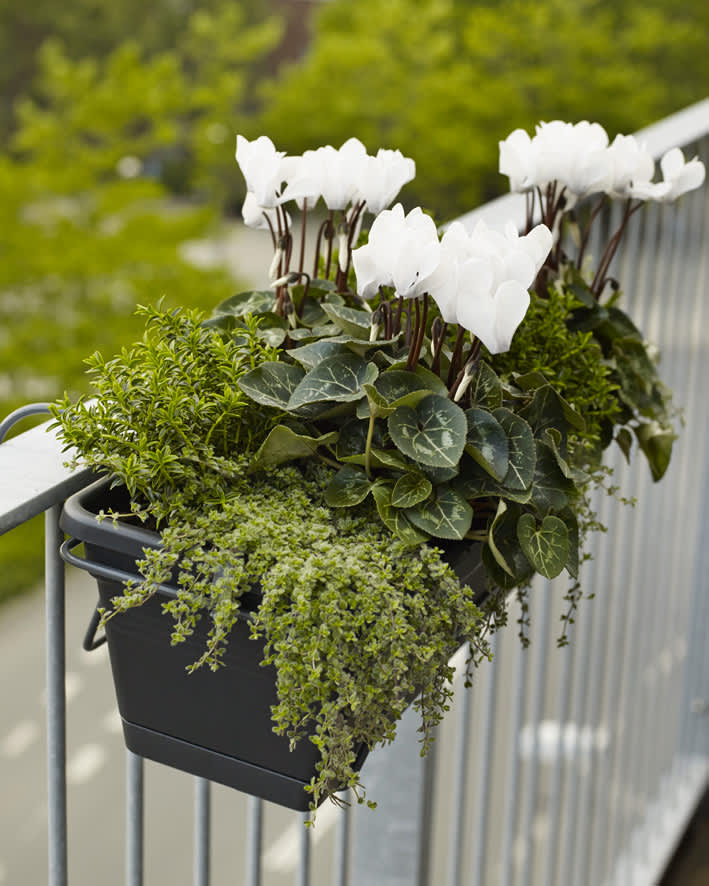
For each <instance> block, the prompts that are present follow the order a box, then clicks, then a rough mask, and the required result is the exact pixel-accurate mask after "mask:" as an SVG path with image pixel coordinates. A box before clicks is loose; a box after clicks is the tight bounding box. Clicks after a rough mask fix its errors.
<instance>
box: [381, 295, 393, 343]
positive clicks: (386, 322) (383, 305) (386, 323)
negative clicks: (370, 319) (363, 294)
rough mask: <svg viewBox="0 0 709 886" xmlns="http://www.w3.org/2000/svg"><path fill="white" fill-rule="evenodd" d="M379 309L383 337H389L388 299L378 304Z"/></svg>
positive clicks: (389, 312) (390, 318)
mask: <svg viewBox="0 0 709 886" xmlns="http://www.w3.org/2000/svg"><path fill="white" fill-rule="evenodd" d="M379 310H380V311H381V312H382V319H383V320H384V338H386V339H390V338H391V321H392V317H391V305H390V304H389V302H388V301H383V302H382V303H381V304H380V305H379Z"/></svg>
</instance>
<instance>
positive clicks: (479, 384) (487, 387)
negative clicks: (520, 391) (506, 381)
mask: <svg viewBox="0 0 709 886" xmlns="http://www.w3.org/2000/svg"><path fill="white" fill-rule="evenodd" d="M469 390H470V396H471V399H472V402H473V403H474V404H475V405H476V406H482V407H483V408H484V409H488V410H490V411H492V410H493V409H499V408H500V407H501V406H502V385H501V383H500V379H499V378H498V376H497V373H496V372H495V371H494V370H493V369H491V368H490V366H488V364H487V363H486V362H485V361H484V360H483V361H482V362H481V363H480V365H479V366H478V371H477V372H476V373H475V375H474V376H473V380H472V382H471V383H470V388H469Z"/></svg>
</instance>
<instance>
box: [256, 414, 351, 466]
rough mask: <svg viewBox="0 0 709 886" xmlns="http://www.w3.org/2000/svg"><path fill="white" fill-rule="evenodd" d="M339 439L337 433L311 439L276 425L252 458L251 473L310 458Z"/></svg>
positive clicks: (284, 426) (333, 432)
mask: <svg viewBox="0 0 709 886" xmlns="http://www.w3.org/2000/svg"><path fill="white" fill-rule="evenodd" d="M337 437H338V434H337V432H336V431H331V432H330V433H329V434H323V435H322V436H321V437H309V436H307V435H305V434H298V433H296V432H295V431H294V430H292V429H291V428H289V427H287V426H286V425H276V427H275V428H274V429H273V430H272V431H271V433H270V434H269V435H268V437H266V439H265V440H264V441H263V443H262V444H261V446H260V447H259V449H258V450H257V452H256V454H255V455H254V457H253V458H252V460H251V464H250V465H249V471H258V470H263V469H264V468H273V467H275V466H276V465H280V464H284V463H285V462H288V461H294V460H295V459H297V458H310V457H311V456H312V455H313V454H314V452H315V450H316V449H317V448H318V446H331V445H332V444H334V443H336V442H337Z"/></svg>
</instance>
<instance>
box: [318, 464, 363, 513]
mask: <svg viewBox="0 0 709 886" xmlns="http://www.w3.org/2000/svg"><path fill="white" fill-rule="evenodd" d="M371 488H372V482H371V480H369V479H368V478H367V475H366V474H365V472H364V471H361V470H360V469H359V468H356V467H354V466H353V465H344V467H342V468H340V470H339V471H338V472H337V473H336V474H335V476H334V477H333V478H332V480H331V481H330V483H329V484H328V486H327V488H326V489H325V501H326V502H327V504H329V505H330V506H331V507H333V508H350V507H353V506H354V505H358V504H359V503H360V502H361V501H364V499H365V498H366V497H367V496H368V495H369V491H370V490H371Z"/></svg>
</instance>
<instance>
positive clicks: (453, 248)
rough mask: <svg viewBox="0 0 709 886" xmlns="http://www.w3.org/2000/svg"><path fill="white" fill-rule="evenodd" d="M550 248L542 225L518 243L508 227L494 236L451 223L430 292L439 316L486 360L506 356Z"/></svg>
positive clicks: (481, 224) (485, 229) (482, 226)
mask: <svg viewBox="0 0 709 886" xmlns="http://www.w3.org/2000/svg"><path fill="white" fill-rule="evenodd" d="M551 246H552V236H551V232H550V231H549V229H548V228H547V227H546V225H537V227H536V228H534V229H533V230H532V231H531V232H530V233H529V234H527V235H526V236H524V237H520V236H519V234H518V233H517V231H516V229H515V228H514V226H513V225H508V227H507V228H506V230H505V232H504V233H500V232H497V231H493V230H491V229H490V228H489V227H488V226H487V225H486V224H485V223H484V222H479V223H478V224H477V225H476V226H475V228H474V229H473V231H472V233H471V234H468V233H467V232H466V231H465V229H464V228H463V226H462V225H461V224H460V223H459V222H455V223H454V224H452V225H451V226H450V227H449V228H448V230H447V231H446V233H445V234H444V235H443V241H442V243H441V265H440V267H439V270H438V271H437V272H436V274H435V275H434V276H433V279H432V282H431V287H430V291H431V295H432V296H433V298H434V299H435V301H436V304H437V305H438V306H439V309H440V311H441V316H442V317H443V319H444V320H446V322H448V323H459V324H460V325H461V326H463V327H464V328H465V329H467V330H469V331H470V332H472V333H473V335H476V336H477V337H478V338H479V339H480V340H481V341H482V343H483V344H484V345H485V347H486V348H487V349H488V351H490V353H491V354H499V353H502V352H503V351H507V350H509V347H510V344H511V342H512V336H513V335H514V333H515V332H516V330H517V327H518V326H519V324H520V323H521V322H522V320H523V318H524V315H525V314H526V312H527V308H528V307H529V300H530V299H529V292H528V289H529V287H530V286H531V285H532V283H533V282H534V279H535V277H536V276H537V273H538V272H539V269H540V268H541V266H542V265H543V264H544V261H545V259H546V257H547V255H548V254H549V250H550V249H551Z"/></svg>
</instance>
